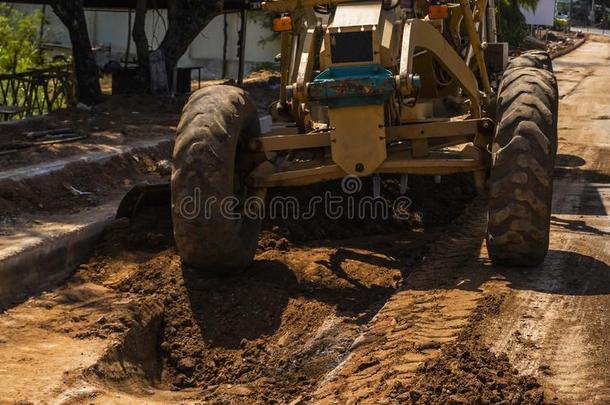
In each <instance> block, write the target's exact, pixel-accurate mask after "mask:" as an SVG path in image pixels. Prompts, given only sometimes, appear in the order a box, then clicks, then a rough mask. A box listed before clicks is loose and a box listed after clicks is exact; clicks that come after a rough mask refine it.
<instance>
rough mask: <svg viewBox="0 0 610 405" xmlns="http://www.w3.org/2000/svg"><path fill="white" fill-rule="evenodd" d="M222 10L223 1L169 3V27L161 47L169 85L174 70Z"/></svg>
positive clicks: (196, 0)
mask: <svg viewBox="0 0 610 405" xmlns="http://www.w3.org/2000/svg"><path fill="white" fill-rule="evenodd" d="M221 10H222V1H210V0H174V1H168V9H167V17H168V18H167V20H168V27H167V32H166V34H165V37H164V38H163V41H162V42H161V45H160V46H159V50H160V51H161V52H163V56H164V57H165V66H166V70H167V77H168V83H172V82H173V77H174V69H175V68H176V66H177V65H178V61H179V60H180V58H181V57H182V55H184V53H185V52H186V50H187V49H188V47H189V46H190V45H191V43H192V42H193V40H194V39H195V38H196V37H197V35H199V34H200V33H201V31H202V30H203V29H204V28H205V27H206V26H207V25H208V23H209V22H210V21H212V19H213V18H214V17H215V16H217V15H218V14H219V13H220V12H221Z"/></svg>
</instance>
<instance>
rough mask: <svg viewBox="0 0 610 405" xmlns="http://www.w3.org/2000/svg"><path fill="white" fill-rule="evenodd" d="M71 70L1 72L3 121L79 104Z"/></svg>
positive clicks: (55, 68) (1, 117) (57, 68)
mask: <svg viewBox="0 0 610 405" xmlns="http://www.w3.org/2000/svg"><path fill="white" fill-rule="evenodd" d="M75 99H76V98H75V86H74V79H73V75H72V72H71V70H70V69H68V68H66V67H53V68H48V69H41V70H38V69H37V70H30V71H27V72H23V73H16V74H4V75H0V120H5V121H6V120H15V119H21V118H25V117H31V116H34V115H42V114H46V113H49V112H51V111H56V110H60V109H63V108H67V107H69V106H71V105H74V103H75Z"/></svg>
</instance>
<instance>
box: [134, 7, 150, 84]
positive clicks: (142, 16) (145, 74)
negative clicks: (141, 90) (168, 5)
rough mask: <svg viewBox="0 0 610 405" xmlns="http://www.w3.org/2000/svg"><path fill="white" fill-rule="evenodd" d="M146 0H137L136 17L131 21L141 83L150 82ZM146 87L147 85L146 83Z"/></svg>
mask: <svg viewBox="0 0 610 405" xmlns="http://www.w3.org/2000/svg"><path fill="white" fill-rule="evenodd" d="M146 5H147V0H137V2H136V17H135V20H134V22H133V34H132V35H133V41H134V42H135V44H136V53H137V54H138V66H139V69H140V76H141V80H142V82H143V83H147V84H148V83H149V82H150V48H149V44H148V38H147V37H146V12H147V6H146ZM146 87H149V86H148V85H146Z"/></svg>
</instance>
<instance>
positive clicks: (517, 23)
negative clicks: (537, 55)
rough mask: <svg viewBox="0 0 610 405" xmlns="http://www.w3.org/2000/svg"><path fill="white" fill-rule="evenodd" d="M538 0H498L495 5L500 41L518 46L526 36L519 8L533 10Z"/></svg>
mask: <svg viewBox="0 0 610 405" xmlns="http://www.w3.org/2000/svg"><path fill="white" fill-rule="evenodd" d="M538 1H539V0H499V1H498V3H497V4H496V7H497V10H496V12H497V13H498V21H499V27H498V34H499V36H500V40H501V41H504V42H508V43H510V44H511V45H513V46H518V45H519V44H520V43H521V41H523V38H525V36H526V35H527V34H528V29H527V24H526V22H525V17H524V16H523V13H521V9H520V8H519V6H521V7H523V8H524V9H527V10H535V9H536V6H537V5H538Z"/></svg>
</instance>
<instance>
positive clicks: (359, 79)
mask: <svg viewBox="0 0 610 405" xmlns="http://www.w3.org/2000/svg"><path fill="white" fill-rule="evenodd" d="M395 91H396V83H395V80H394V75H393V74H392V72H391V71H389V70H387V69H385V68H384V67H383V66H381V65H364V66H341V67H331V68H328V69H326V70H324V71H323V72H322V73H320V74H319V75H317V76H316V78H315V79H314V80H313V81H312V82H311V83H308V85H307V95H308V98H309V99H310V100H319V101H322V100H324V101H326V102H327V103H328V106H329V107H330V108H337V107H350V106H362V105H371V104H383V103H384V102H385V101H386V100H387V99H388V98H390V96H391V95H392V94H393V93H394V92H395Z"/></svg>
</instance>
